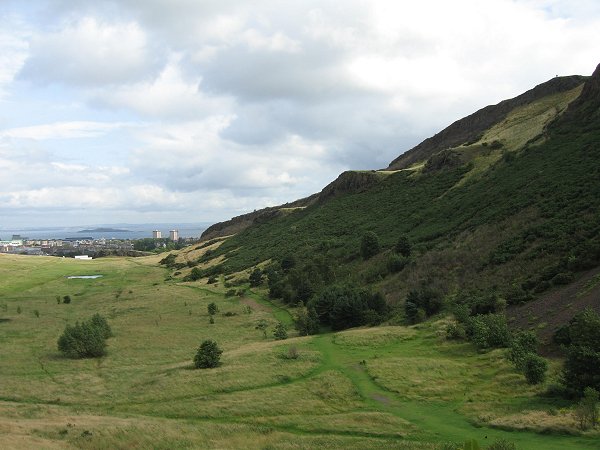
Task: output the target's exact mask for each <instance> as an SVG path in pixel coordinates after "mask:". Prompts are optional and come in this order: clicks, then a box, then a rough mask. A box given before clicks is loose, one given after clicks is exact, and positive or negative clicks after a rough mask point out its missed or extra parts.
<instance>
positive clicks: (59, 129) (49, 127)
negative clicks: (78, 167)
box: [0, 121, 131, 140]
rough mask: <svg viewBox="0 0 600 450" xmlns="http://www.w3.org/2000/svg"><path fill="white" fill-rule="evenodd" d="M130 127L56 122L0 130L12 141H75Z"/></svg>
mask: <svg viewBox="0 0 600 450" xmlns="http://www.w3.org/2000/svg"><path fill="white" fill-rule="evenodd" d="M124 126H131V125H130V124H125V123H118V122H112V123H107V122H85V121H79V122H57V123H51V124H43V125H34V126H29V127H19V128H12V129H8V130H0V139H1V138H14V139H34V140H48V139H77V138H93V137H98V136H102V135H104V134H106V133H108V132H110V131H112V130H116V129H119V128H122V127H124Z"/></svg>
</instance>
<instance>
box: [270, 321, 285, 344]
mask: <svg viewBox="0 0 600 450" xmlns="http://www.w3.org/2000/svg"><path fill="white" fill-rule="evenodd" d="M273 336H275V339H277V340H283V339H287V337H288V335H287V328H286V326H285V325H284V324H283V323H281V322H277V325H275V330H273Z"/></svg>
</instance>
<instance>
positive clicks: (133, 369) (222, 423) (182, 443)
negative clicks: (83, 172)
mask: <svg viewBox="0 0 600 450" xmlns="http://www.w3.org/2000/svg"><path fill="white" fill-rule="evenodd" d="M94 274H101V275H103V277H102V278H98V279H86V280H81V279H79V280H72V279H67V278H66V277H67V276H69V275H94ZM0 275H2V277H1V278H0V319H1V320H0V361H1V363H0V380H1V382H0V448H93V449H95V448H97V449H108V448H150V447H152V448H165V449H167V448H168V449H173V448H257V449H258V448H306V449H309V448H356V449H363V448H366V449H369V448H373V449H375V448H400V449H411V448H426V449H431V448H435V447H436V445H438V444H439V443H440V442H445V441H464V440H466V439H471V438H476V439H478V440H479V442H480V443H481V444H485V443H486V442H490V440H493V439H495V438H497V437H505V438H506V439H508V440H510V441H513V442H516V443H517V444H518V448H519V449H525V450H526V449H537V448H548V449H558V448H559V447H560V448H561V450H562V449H592V448H597V445H596V442H597V441H595V440H594V439H593V438H591V437H590V438H582V437H571V436H564V435H540V434H534V433H531V432H506V431H501V430H498V429H493V428H490V427H488V426H486V425H487V424H490V423H494V420H500V419H502V417H504V416H506V415H511V414H516V413H520V412H521V411H523V410H526V409H528V408H531V409H540V408H542V409H543V408H548V407H549V406H551V405H550V404H546V403H545V401H544V400H540V399H539V398H538V397H537V396H536V392H537V391H535V390H532V389H531V388H528V387H527V386H526V385H525V383H524V382H523V381H522V380H521V379H520V375H517V374H515V373H514V371H512V369H510V367H509V366H508V365H507V364H506V362H503V361H504V360H503V357H502V355H501V354H499V353H497V352H492V353H490V354H485V355H478V354H476V353H474V352H473V350H472V349H471V348H469V347H468V345H466V344H449V343H446V342H445V341H443V340H442V339H440V338H439V336H437V334H436V333H437V330H438V328H439V326H438V325H435V324H433V325H430V326H429V325H428V326H424V327H421V328H414V327H411V328H407V327H379V328H372V329H356V330H349V331H346V332H340V333H335V334H334V333H327V334H323V335H319V336H316V337H298V336H296V335H295V332H294V331H293V329H291V327H290V330H289V332H290V338H289V339H287V340H284V341H276V340H274V338H273V335H272V329H273V326H274V324H275V323H276V322H277V321H281V322H283V323H285V324H288V325H289V324H291V316H290V313H289V312H288V311H287V310H286V309H285V308H282V307H281V306H280V305H278V304H277V303H276V302H271V301H269V300H267V299H266V298H265V297H263V296H262V291H261V289H254V290H251V291H246V295H245V296H243V297H238V296H232V297H231V296H229V297H228V296H226V295H225V294H226V291H227V288H226V287H225V286H223V285H222V284H221V283H218V284H216V285H214V284H213V285H210V286H207V285H206V284H202V283H201V282H196V283H176V282H174V281H173V280H172V279H170V278H169V277H168V272H167V271H166V270H164V268H162V267H160V266H159V265H158V264H157V258H152V257H150V258H138V259H129V258H112V259H101V260H95V261H88V262H80V261H75V260H67V259H64V260H63V259H58V258H41V257H40V258H38V257H14V256H6V255H0ZM65 295H69V296H70V297H71V303H70V304H64V303H62V297H63V296H65ZM57 296H58V297H59V300H60V303H59V302H57V300H56V297H57ZM212 302H215V303H216V304H217V305H218V308H219V312H218V313H217V314H216V315H215V317H214V322H215V323H214V324H210V323H209V315H208V312H207V306H208V304H209V303H212ZM97 312H98V313H100V314H102V315H104V316H106V317H107V319H108V321H109V323H110V325H111V327H112V329H113V332H114V334H115V336H114V337H113V338H110V339H109V340H108V344H109V346H108V354H107V356H106V357H103V358H100V359H88V360H69V359H65V358H63V357H62V356H61V355H60V354H59V353H58V351H57V349H56V340H57V338H58V336H59V335H60V334H61V332H62V330H63V329H64V326H65V324H67V323H68V324H73V323H75V322H76V321H81V320H85V319H87V318H89V317H90V316H91V315H93V314H94V313H97ZM261 320H266V321H267V322H268V323H269V328H268V330H267V337H265V336H264V335H263V333H262V331H261V330H260V329H256V324H257V323H258V322H260V321H261ZM436 327H437V328H436ZM208 338H210V339H214V340H216V341H217V343H218V344H219V346H220V347H221V348H222V349H223V350H224V353H223V356H222V365H221V366H220V367H218V368H216V369H211V370H193V369H192V357H193V355H194V353H195V351H196V349H197V348H198V345H199V344H200V342H202V340H204V339H208ZM292 346H294V347H296V349H297V352H298V355H299V356H298V357H297V358H291V357H289V348H290V347H292ZM363 361H364V362H363ZM465 391H468V392H467V394H465ZM507 392H510V393H511V395H509V394H507ZM483 412H485V413H486V414H488V416H489V417H485V418H481V416H482V414H483ZM474 424H477V426H476V425H474ZM486 436H487V439H486Z"/></svg>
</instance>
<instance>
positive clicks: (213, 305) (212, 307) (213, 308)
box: [207, 302, 219, 316]
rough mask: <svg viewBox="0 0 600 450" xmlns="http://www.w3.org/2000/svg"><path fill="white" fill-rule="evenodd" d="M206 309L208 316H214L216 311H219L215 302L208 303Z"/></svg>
mask: <svg viewBox="0 0 600 450" xmlns="http://www.w3.org/2000/svg"><path fill="white" fill-rule="evenodd" d="M207 309H208V315H209V316H214V315H215V314H216V313H217V312H219V308H218V307H217V304H216V303H215V302H212V303H209V304H208V307H207Z"/></svg>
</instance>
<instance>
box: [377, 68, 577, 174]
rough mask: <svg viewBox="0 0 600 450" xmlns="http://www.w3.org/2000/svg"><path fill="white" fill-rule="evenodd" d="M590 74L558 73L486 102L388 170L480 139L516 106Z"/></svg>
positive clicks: (565, 88) (572, 85) (566, 88)
mask: <svg viewBox="0 0 600 450" xmlns="http://www.w3.org/2000/svg"><path fill="white" fill-rule="evenodd" d="M586 78H587V77H583V76H579V75H573V76H568V77H556V78H553V79H552V80H550V81H547V82H546V83H542V84H540V85H538V86H536V87H534V88H533V89H531V90H529V91H527V92H525V93H523V94H521V95H519V96H518V97H515V98H512V99H509V100H504V101H502V102H500V103H498V104H497V105H491V106H486V107H485V108H482V109H480V110H479V111H477V112H475V113H473V114H471V115H469V116H467V117H465V118H463V119H460V120H457V121H456V122H454V123H453V124H452V125H450V126H449V127H447V128H445V129H444V130H442V131H440V132H439V133H437V134H436V135H434V136H432V137H430V138H428V139H425V140H424V141H423V142H421V143H420V144H419V145H417V146H416V147H413V148H412V149H410V150H409V151H407V152H406V153H403V154H402V155H400V156H398V157H397V158H396V159H395V160H393V161H392V162H391V163H390V165H389V166H388V170H398V169H404V168H406V167H409V166H410V165H412V164H414V163H416V162H418V161H423V160H426V159H427V158H429V157H430V156H431V155H433V154H434V153H437V152H439V151H442V150H445V149H447V148H451V147H456V146H458V145H461V144H464V143H467V142H472V141H474V140H477V139H478V137H479V136H480V135H481V134H482V133H483V132H484V131H486V130H487V129H489V128H491V127H492V126H493V125H495V124H496V123H498V122H500V121H501V120H503V119H504V118H505V117H506V116H507V115H508V114H509V113H510V112H511V111H512V110H514V109H515V108H518V107H519V106H523V105H526V104H529V103H532V102H534V101H536V100H538V99H540V98H542V97H545V96H548V95H553V94H557V93H560V92H565V91H569V90H571V89H574V88H575V87H577V86H579V85H581V84H582V83H584V82H585V80H586ZM582 95H583V94H582Z"/></svg>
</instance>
